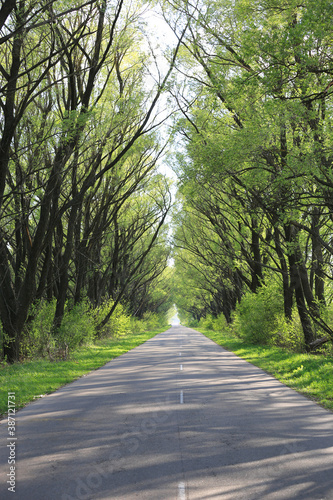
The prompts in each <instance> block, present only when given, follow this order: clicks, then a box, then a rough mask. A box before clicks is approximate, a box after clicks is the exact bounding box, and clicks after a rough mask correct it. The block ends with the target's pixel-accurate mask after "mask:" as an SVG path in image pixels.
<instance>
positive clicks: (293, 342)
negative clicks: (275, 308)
mask: <svg viewBox="0 0 333 500" xmlns="http://www.w3.org/2000/svg"><path fill="white" fill-rule="evenodd" d="M272 339H273V341H274V344H275V345H277V346H280V347H286V348H287V349H291V350H293V351H297V352H301V351H303V350H304V335H303V329H302V325H301V320H300V318H299V314H298V311H297V309H296V308H294V309H293V312H292V318H291V320H288V319H287V318H286V317H285V316H284V314H281V315H280V316H278V317H277V318H276V320H275V332H274V333H273V336H272Z"/></svg>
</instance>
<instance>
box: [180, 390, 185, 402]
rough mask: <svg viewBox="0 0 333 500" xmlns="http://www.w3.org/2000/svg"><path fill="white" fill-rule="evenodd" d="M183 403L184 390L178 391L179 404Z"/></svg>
mask: <svg viewBox="0 0 333 500" xmlns="http://www.w3.org/2000/svg"><path fill="white" fill-rule="evenodd" d="M183 403H184V392H183V391H180V404H181V405H182V404H183Z"/></svg>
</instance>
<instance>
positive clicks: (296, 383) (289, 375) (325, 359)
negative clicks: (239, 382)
mask: <svg viewBox="0 0 333 500" xmlns="http://www.w3.org/2000/svg"><path fill="white" fill-rule="evenodd" d="M197 330H198V331H200V332H201V333H203V334H204V335H206V337H208V338H210V339H211V340H213V341H214V342H216V343H217V344H218V345H220V346H222V347H224V348H225V349H227V350H228V351H232V352H233V353H235V354H236V355H237V356H239V357H240V358H242V359H245V360H246V361H249V362H250V363H252V364H253V365H255V366H258V367H259V368H261V369H262V370H264V371H265V372H267V373H269V374H270V375H273V377H275V378H276V379H278V380H280V381H281V382H282V383H283V384H285V385H287V386H288V387H291V388H292V389H295V390H296V391H298V392H300V393H302V394H304V395H305V396H307V397H308V398H310V399H312V400H314V401H316V402H317V403H319V404H320V405H321V406H323V407H324V408H327V409H329V410H333V358H332V357H331V356H324V355H319V354H318V355H317V354H299V353H295V352H291V351H288V350H286V349H282V348H279V347H270V346H260V345H254V344H249V343H244V341H242V340H241V339H239V338H237V337H235V336H233V335H232V334H231V333H230V332H228V331H222V332H216V331H211V330H204V329H202V328H199V329H198V328H197Z"/></svg>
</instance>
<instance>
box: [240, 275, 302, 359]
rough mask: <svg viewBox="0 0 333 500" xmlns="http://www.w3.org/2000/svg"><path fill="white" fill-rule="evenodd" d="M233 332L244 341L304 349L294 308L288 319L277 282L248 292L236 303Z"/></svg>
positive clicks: (300, 329) (300, 328)
mask: <svg viewBox="0 0 333 500" xmlns="http://www.w3.org/2000/svg"><path fill="white" fill-rule="evenodd" d="M233 329H234V331H235V332H236V333H237V334H238V335H239V336H240V337H241V338H242V339H244V341H246V342H251V343H253V344H262V345H280V346H285V347H288V348H291V349H295V350H302V349H303V348H304V338H303V334H302V327H301V324H300V320H299V316H298V315H297V313H296V310H294V313H293V315H292V319H291V320H288V319H286V318H285V316H284V311H283V297H282V293H281V290H280V288H279V285H278V283H275V282H274V281H270V282H269V285H264V286H262V287H261V288H259V290H258V292H257V293H251V292H248V293H246V294H245V296H244V297H243V298H242V300H241V302H240V304H238V305H237V307H236V311H235V314H234V323H233Z"/></svg>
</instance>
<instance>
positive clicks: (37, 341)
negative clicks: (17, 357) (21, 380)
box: [21, 299, 56, 358]
mask: <svg viewBox="0 0 333 500" xmlns="http://www.w3.org/2000/svg"><path fill="white" fill-rule="evenodd" d="M55 308H56V300H55V299H54V300H52V301H51V302H47V301H44V300H41V301H39V302H38V303H37V304H35V305H33V306H32V307H31V310H30V318H32V319H30V321H28V322H27V325H26V328H25V331H24V333H23V339H22V342H21V356H22V357H23V358H26V357H28V358H39V357H47V356H48V355H49V354H50V352H51V351H53V350H54V349H55V346H56V341H55V339H54V338H53V336H52V333H51V332H52V324H53V318H54V313H55Z"/></svg>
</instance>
